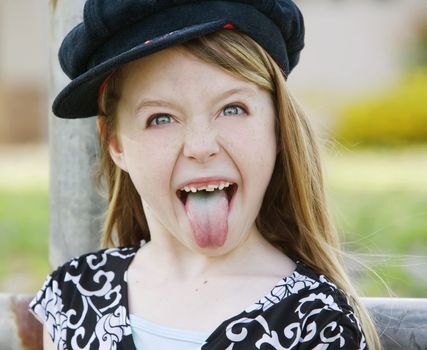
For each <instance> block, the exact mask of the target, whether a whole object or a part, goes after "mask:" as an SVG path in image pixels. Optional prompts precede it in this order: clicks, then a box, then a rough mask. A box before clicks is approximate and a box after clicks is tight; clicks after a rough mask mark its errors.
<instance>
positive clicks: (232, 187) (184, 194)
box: [176, 183, 238, 206]
mask: <svg viewBox="0 0 427 350" xmlns="http://www.w3.org/2000/svg"><path fill="white" fill-rule="evenodd" d="M237 187H238V186H237V184H235V183H233V184H231V185H230V186H229V187H227V188H224V189H222V190H220V189H215V190H214V191H215V192H216V191H225V192H226V194H227V199H228V204H230V203H231V200H232V199H233V196H234V195H235V194H236V192H237ZM198 192H204V193H206V194H207V195H209V193H211V192H208V191H205V190H201V191H198ZM176 195H177V197H178V198H179V200H180V201H181V202H182V204H184V206H185V203H186V202H187V197H188V192H186V191H183V190H178V191H176Z"/></svg>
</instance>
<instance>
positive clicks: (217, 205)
mask: <svg viewBox="0 0 427 350" xmlns="http://www.w3.org/2000/svg"><path fill="white" fill-rule="evenodd" d="M185 211H186V212H187V216H188V219H189V221H190V225H191V228H192V230H193V236H194V239H195V241H196V243H197V244H198V245H199V246H200V247H201V248H207V247H221V246H222V245H223V244H224V242H225V239H226V238H227V231H228V224H227V219H228V198H227V193H226V191H225V190H215V191H213V192H205V191H199V192H196V193H189V194H188V197H187V202H186V203H185Z"/></svg>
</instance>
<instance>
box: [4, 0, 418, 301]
mask: <svg viewBox="0 0 427 350" xmlns="http://www.w3.org/2000/svg"><path fill="white" fill-rule="evenodd" d="M296 1H297V2H298V4H299V5H300V6H301V8H302V10H303V13H304V15H305V19H306V26H307V28H306V32H307V35H306V38H307V40H306V48H305V50H304V51H303V54H302V56H301V62H300V65H299V66H298V67H297V68H296V69H295V71H294V72H293V73H292V76H291V79H289V84H290V85H291V90H292V92H294V93H295V95H296V96H298V97H300V98H299V99H300V101H301V103H302V105H303V107H304V108H305V109H306V110H307V114H308V115H309V116H310V117H311V118H312V121H313V123H314V125H315V127H316V129H317V131H318V133H319V134H320V135H321V137H322V140H324V143H323V148H322V150H323V158H324V160H325V163H324V168H325V175H326V185H327V193H328V197H329V202H330V205H331V211H332V214H333V217H334V218H335V221H336V223H337V226H338V230H339V232H340V233H341V235H342V241H343V248H344V249H345V251H347V252H348V253H349V256H348V257H347V260H346V262H347V266H348V268H349V271H350V272H351V276H352V279H353V281H355V283H356V286H357V287H358V288H359V290H360V291H361V293H362V294H364V295H368V296H390V295H392V296H401V297H427V274H426V273H425V271H427V175H426V174H427V107H426V106H427V11H425V10H427V6H426V2H425V0H389V1H377V0H363V1H362V0H361V1H353V0H351V1H350V0H341V1H336V0H319V1H316V2H311V1H306V0H296ZM45 3H46V2H44V4H45ZM40 4H41V0H37V1H31V0H19V1H13V0H6V1H2V2H0V242H1V244H0V258H1V261H2V262H4V263H3V264H0V292H31V293H33V292H35V291H37V290H38V289H39V288H40V286H41V284H42V283H43V280H44V278H45V276H46V274H47V273H48V272H49V271H50V270H51V267H50V266H49V263H48V230H49V228H48V212H49V194H48V181H49V179H48V177H49V166H48V146H47V131H46V130H47V113H46V110H48V99H47V97H46V96H47V89H48V87H47V82H48V80H47V79H45V76H46V75H47V74H48V67H47V62H48V59H47V47H46V46H44V45H45V44H46V43H47V42H48V41H47V40H46V36H47V35H48V33H47V30H48V28H47V25H46V24H47V23H48V21H47V17H48V15H47V14H48V9H47V6H45V7H43V6H40ZM45 5H46V4H45ZM29 6H30V7H31V9H30V8H29ZM18 13H19V16H23V15H25V14H28V16H30V17H31V18H30V17H29V18H27V19H26V20H25V19H23V20H22V22H23V23H25V26H26V27H24V28H16V25H15V24H14V21H13V18H16V16H17V14H18ZM6 14H7V15H6ZM35 14H36V15H35ZM360 23H363V26H361V25H360ZM30 26H33V27H31V28H30ZM337 28H339V30H337ZM30 33H31V35H36V34H37V33H38V34H37V37H36V36H34V37H31V36H30V35H29V34H30ZM326 37H327V38H328V40H325V38H326ZM10 39H13V40H10ZM24 41H25V42H27V41H28V42H29V44H28V45H32V46H31V47H26V51H25V52H23V51H19V50H23V47H25V46H23V45H18V44H17V43H20V42H24ZM43 43H44V44H43ZM28 50H31V52H32V57H33V60H30V62H29V61H28V60H25V61H22V60H24V59H25V57H26V55H27V52H28ZM37 62H38V63H37ZM32 65H33V67H32ZM36 65H38V66H37V67H36ZM22 101H26V103H23V102H22Z"/></svg>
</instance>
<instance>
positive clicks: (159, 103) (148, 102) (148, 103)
mask: <svg viewBox="0 0 427 350" xmlns="http://www.w3.org/2000/svg"><path fill="white" fill-rule="evenodd" d="M236 94H246V95H247V96H253V95H255V94H256V91H255V90H254V89H253V88H249V87H237V88H233V89H230V90H226V91H224V92H222V93H220V94H219V95H217V96H215V97H214V98H212V99H211V101H210V103H211V104H216V103H218V102H219V101H221V100H223V99H226V98H228V97H230V96H233V95H236ZM144 107H168V108H176V104H175V103H173V102H169V101H166V100H162V99H150V98H142V99H141V100H140V101H139V102H138V104H137V106H136V108H135V111H139V110H141V109H143V108H144Z"/></svg>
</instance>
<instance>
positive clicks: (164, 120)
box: [147, 114, 172, 126]
mask: <svg viewBox="0 0 427 350" xmlns="http://www.w3.org/2000/svg"><path fill="white" fill-rule="evenodd" d="M171 121H172V117H171V116H170V115H169V114H155V115H153V116H152V117H151V118H150V119H149V120H148V122H147V125H148V126H152V125H162V124H170V123H171Z"/></svg>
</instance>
